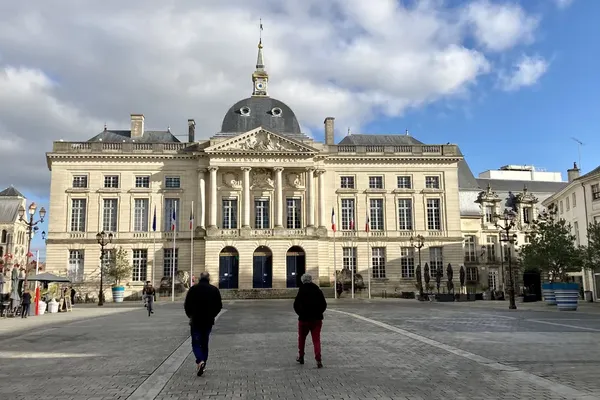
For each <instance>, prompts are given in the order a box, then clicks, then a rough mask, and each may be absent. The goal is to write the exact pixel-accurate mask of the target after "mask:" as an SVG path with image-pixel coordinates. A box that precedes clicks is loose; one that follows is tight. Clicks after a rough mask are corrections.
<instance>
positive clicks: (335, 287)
mask: <svg viewBox="0 0 600 400" xmlns="http://www.w3.org/2000/svg"><path fill="white" fill-rule="evenodd" d="M335 247H336V246H335V229H334V230H333V298H334V299H337V270H336V266H337V260H336V251H335Z"/></svg>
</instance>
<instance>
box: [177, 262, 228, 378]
mask: <svg viewBox="0 0 600 400" xmlns="http://www.w3.org/2000/svg"><path fill="white" fill-rule="evenodd" d="M209 281H210V275H209V274H208V272H202V273H201V274H200V282H198V284H196V285H194V286H192V287H191V288H190V290H189V291H188V293H187V296H186V297H185V303H184V308H185V313H186V315H187V316H188V318H190V326H191V332H192V333H191V335H192V350H193V351H194V356H195V357H196V375H198V376H202V374H203V373H204V369H205V368H206V360H208V339H209V337H210V332H211V331H212V327H213V325H214V324H215V318H216V317H217V315H219V313H220V312H221V309H222V308H223V303H222V302H221V292H220V291H219V289H218V288H217V287H215V286H213V285H211V284H210V283H209Z"/></svg>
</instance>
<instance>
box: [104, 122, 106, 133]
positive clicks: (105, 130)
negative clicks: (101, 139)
mask: <svg viewBox="0 0 600 400" xmlns="http://www.w3.org/2000/svg"><path fill="white" fill-rule="evenodd" d="M104 132H106V122H105V123H104Z"/></svg>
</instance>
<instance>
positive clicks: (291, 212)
mask: <svg viewBox="0 0 600 400" xmlns="http://www.w3.org/2000/svg"><path fill="white" fill-rule="evenodd" d="M300 206H301V201H300V199H293V198H288V199H287V227H288V229H300V228H302V219H301V215H302V209H301V208H300Z"/></svg>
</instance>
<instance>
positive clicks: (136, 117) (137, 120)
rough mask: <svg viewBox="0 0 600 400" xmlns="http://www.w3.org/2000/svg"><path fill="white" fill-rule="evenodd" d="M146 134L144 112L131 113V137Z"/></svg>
mask: <svg viewBox="0 0 600 400" xmlns="http://www.w3.org/2000/svg"><path fill="white" fill-rule="evenodd" d="M143 135H144V114H131V138H132V139H133V138H139V137H142V136H143Z"/></svg>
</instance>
